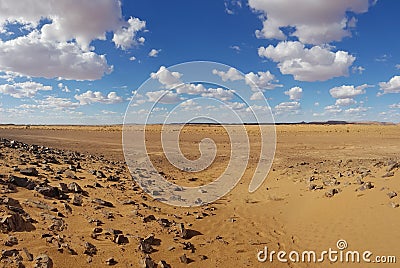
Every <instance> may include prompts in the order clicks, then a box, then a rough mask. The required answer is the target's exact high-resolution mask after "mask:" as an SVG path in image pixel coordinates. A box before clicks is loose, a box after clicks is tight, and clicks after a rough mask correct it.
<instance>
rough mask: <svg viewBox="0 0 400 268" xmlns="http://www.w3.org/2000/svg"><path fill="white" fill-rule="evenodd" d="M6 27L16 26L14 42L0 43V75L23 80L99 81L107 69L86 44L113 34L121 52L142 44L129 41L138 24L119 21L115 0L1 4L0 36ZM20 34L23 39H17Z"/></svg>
mask: <svg viewBox="0 0 400 268" xmlns="http://www.w3.org/2000/svg"><path fill="white" fill-rule="evenodd" d="M66 11H68V12H66ZM43 21H45V23H42V22H43ZM9 24H14V25H18V27H19V26H20V29H16V30H15V32H16V33H18V35H19V36H18V37H16V38H14V39H9V40H6V41H4V40H1V41H0V71H4V72H12V73H16V74H19V75H23V76H34V77H45V78H63V79H72V80H96V79H100V78H101V77H102V76H103V75H104V74H108V73H110V72H111V71H112V66H109V65H108V64H107V61H106V58H105V56H104V55H98V54H97V53H95V52H94V49H95V48H94V47H92V46H91V43H92V41H94V40H105V39H106V33H107V32H114V36H115V40H114V42H115V44H116V46H118V47H121V48H123V49H126V48H128V47H129V46H130V45H132V44H135V43H140V42H141V41H143V39H141V38H138V39H137V40H135V38H136V33H137V31H138V30H142V29H143V25H144V22H142V21H140V20H139V19H136V18H131V19H129V20H128V21H125V20H124V19H123V18H122V13H121V3H120V1H116V0H102V1H94V2H93V1H70V0H57V1H55V0H43V1H40V4H38V3H36V2H32V1H30V0H20V1H7V4H4V3H3V4H2V10H1V13H0V31H1V29H3V31H4V30H5V29H10V27H8V26H9ZM21 29H24V32H26V31H27V32H28V34H26V35H22V36H21V35H20V33H21V31H20V30H21ZM10 36H13V35H10Z"/></svg>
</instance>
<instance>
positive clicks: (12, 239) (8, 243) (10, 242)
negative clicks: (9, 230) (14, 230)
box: [4, 235, 18, 247]
mask: <svg viewBox="0 0 400 268" xmlns="http://www.w3.org/2000/svg"><path fill="white" fill-rule="evenodd" d="M4 245H5V246H7V247H12V246H15V245H18V238H16V237H15V236H12V235H9V236H8V237H7V240H6V241H5V242H4Z"/></svg>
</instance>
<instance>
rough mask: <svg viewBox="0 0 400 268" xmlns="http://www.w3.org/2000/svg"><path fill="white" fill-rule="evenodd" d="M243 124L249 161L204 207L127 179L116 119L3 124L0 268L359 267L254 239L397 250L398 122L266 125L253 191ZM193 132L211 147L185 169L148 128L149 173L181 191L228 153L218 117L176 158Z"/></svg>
mask: <svg viewBox="0 0 400 268" xmlns="http://www.w3.org/2000/svg"><path fill="white" fill-rule="evenodd" d="M247 130H248V133H249V138H250V142H251V153H250V162H249V163H248V168H247V170H246V173H245V174H244V176H243V178H242V180H241V181H240V183H239V184H238V185H237V187H235V189H233V191H232V192H231V193H229V194H228V195H226V196H225V197H223V198H222V199H220V200H218V201H216V202H214V203H212V204H208V205H204V206H201V207H195V208H181V207H173V206H169V205H166V204H163V203H160V202H156V201H154V200H153V199H152V198H151V197H150V196H148V195H147V194H146V193H144V192H143V191H142V189H141V188H140V187H139V186H138V185H137V183H136V182H135V180H134V179H133V178H132V176H140V174H141V172H143V171H142V170H141V169H140V167H136V168H133V169H132V171H133V174H131V173H130V172H129V170H128V167H127V166H126V165H125V161H124V157H123V153H122V147H121V129H120V128H119V127H71V126H58V127H56V126H52V127H45V126H36V127H31V128H29V129H26V128H24V127H18V126H3V127H1V128H0V138H1V139H0V231H1V234H0V249H1V256H0V266H2V267H73V266H76V267H104V266H114V267H233V266H235V267H326V265H327V264H329V265H330V266H332V267H344V266H343V265H345V266H346V267H353V266H354V267H366V266H365V263H358V264H357V263H351V264H343V263H329V261H328V260H327V261H325V262H324V263H313V262H311V263H301V262H296V261H289V262H287V263H281V262H278V261H277V260H276V259H274V260H273V262H272V263H271V262H269V261H267V262H264V263H261V262H259V261H258V260H257V253H258V252H259V251H260V250H263V249H264V248H265V247H268V249H269V250H274V251H279V250H284V251H287V252H290V251H294V250H296V251H299V252H301V251H304V250H315V251H322V250H327V249H328V248H335V247H336V242H337V241H338V240H339V239H345V240H346V241H347V243H348V247H349V249H352V250H359V251H364V250H369V251H372V252H373V253H374V256H375V255H376V256H392V255H396V254H398V252H399V244H398V241H399V239H400V232H398V223H399V222H400V208H399V203H400V170H399V169H400V164H399V163H400V157H399V149H400V136H399V133H400V126H398V125H389V126H382V125H330V126H329V125H321V126H316V125H290V126H277V150H276V156H275V159H274V163H273V166H272V169H271V171H270V173H269V175H268V177H267V179H266V181H265V182H264V184H263V185H262V186H261V187H260V189H259V190H258V191H256V192H255V193H252V194H250V193H248V191H247V189H248V184H249V182H250V180H251V178H252V174H253V173H252V172H254V170H255V167H256V166H257V163H258V162H257V161H258V159H259V158H258V155H257V152H258V151H259V146H260V144H259V132H258V128H257V127H256V126H248V127H247ZM204 137H210V138H212V139H213V140H215V142H216V144H217V148H218V153H217V156H216V158H215V162H214V163H213V165H212V166H210V168H209V169H207V170H205V171H202V172H198V173H195V174H192V173H185V172H182V171H180V170H177V169H176V168H175V167H173V166H172V165H170V164H169V163H168V161H167V159H166V158H165V156H164V155H163V152H162V147H161V143H160V127H159V126H151V127H150V128H149V129H148V136H146V138H147V140H148V141H149V146H148V149H149V154H150V157H151V159H152V161H153V163H154V165H155V166H156V167H157V169H158V171H159V172H160V173H161V174H163V175H164V176H165V177H166V178H167V179H169V180H173V181H174V182H175V183H178V184H182V185H189V186H194V185H201V184H205V183H208V182H210V181H212V180H214V179H215V178H217V177H218V176H219V174H221V172H223V171H224V169H225V167H226V166H227V163H228V162H229V155H230V151H229V150H230V146H229V138H228V137H227V133H226V132H225V131H224V129H223V128H222V127H218V126H205V125H203V126H202V125H196V126H187V127H185V128H184V129H183V131H182V134H181V148H182V151H183V152H184V154H185V155H186V156H187V157H188V158H189V159H196V158H197V157H199V151H198V142H199V141H200V140H201V139H202V138H204ZM397 258H400V255H399V256H397ZM398 261H400V259H399V260H398ZM379 266H382V264H378V263H369V264H368V267H379ZM387 267H396V264H387Z"/></svg>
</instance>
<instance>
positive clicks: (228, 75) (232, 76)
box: [212, 67, 243, 82]
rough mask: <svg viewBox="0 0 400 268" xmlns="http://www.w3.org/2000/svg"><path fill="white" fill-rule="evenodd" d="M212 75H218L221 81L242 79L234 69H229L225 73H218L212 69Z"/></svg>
mask: <svg viewBox="0 0 400 268" xmlns="http://www.w3.org/2000/svg"><path fill="white" fill-rule="evenodd" d="M212 73H213V74H215V75H218V76H219V77H221V79H222V81H224V82H225V81H228V80H229V81H236V80H241V79H243V76H242V75H241V74H240V72H239V71H238V70H236V69H235V68H232V67H231V68H229V70H228V71H227V72H224V71H218V70H216V69H214V70H213V71H212Z"/></svg>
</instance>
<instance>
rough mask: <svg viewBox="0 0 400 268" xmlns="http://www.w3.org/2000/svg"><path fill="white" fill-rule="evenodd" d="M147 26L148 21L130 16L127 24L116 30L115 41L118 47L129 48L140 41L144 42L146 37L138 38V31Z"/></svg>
mask: <svg viewBox="0 0 400 268" xmlns="http://www.w3.org/2000/svg"><path fill="white" fill-rule="evenodd" d="M145 28H146V22H145V21H141V20H140V19H138V18H132V17H131V18H130V19H129V20H128V22H127V26H124V27H121V28H120V29H118V30H117V31H115V32H114V37H113V39H112V40H113V42H114V43H115V45H116V46H117V47H118V48H121V49H123V50H126V49H129V48H131V47H132V46H134V45H137V44H138V43H142V42H144V39H140V40H136V39H135V36H136V33H137V32H139V31H141V30H144V29H145Z"/></svg>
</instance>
